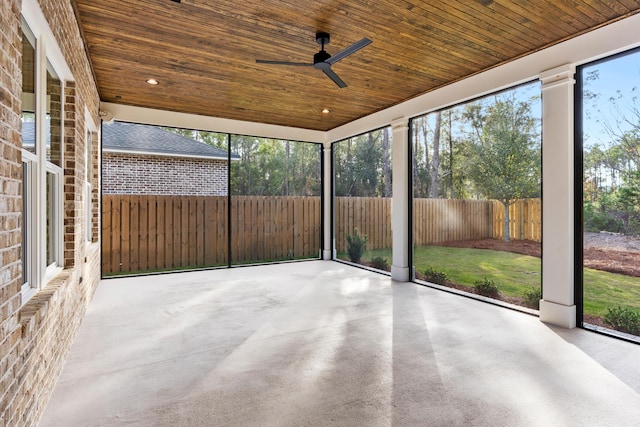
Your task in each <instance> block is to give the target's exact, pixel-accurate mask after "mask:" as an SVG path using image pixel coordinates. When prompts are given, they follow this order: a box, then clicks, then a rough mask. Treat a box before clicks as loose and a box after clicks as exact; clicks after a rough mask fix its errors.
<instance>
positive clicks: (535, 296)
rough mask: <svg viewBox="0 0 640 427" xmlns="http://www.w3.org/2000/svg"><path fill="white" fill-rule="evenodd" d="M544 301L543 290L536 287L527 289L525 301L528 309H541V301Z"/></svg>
mask: <svg viewBox="0 0 640 427" xmlns="http://www.w3.org/2000/svg"><path fill="white" fill-rule="evenodd" d="M541 299H542V288H541V287H538V286H536V287H535V288H531V289H527V290H525V291H524V300H525V303H526V305H527V307H531V308H535V309H536V310H539V309H540V300H541Z"/></svg>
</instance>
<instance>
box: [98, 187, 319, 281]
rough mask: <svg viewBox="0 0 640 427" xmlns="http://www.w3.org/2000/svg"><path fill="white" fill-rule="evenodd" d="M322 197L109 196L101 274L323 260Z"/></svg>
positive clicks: (106, 197)
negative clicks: (291, 260) (319, 258)
mask: <svg viewBox="0 0 640 427" xmlns="http://www.w3.org/2000/svg"><path fill="white" fill-rule="evenodd" d="M320 208H321V202H320V198H319V197H253V196H234V197H232V198H231V218H230V222H227V220H226V218H227V197H225V196H220V197H217V196H148V195H104V196H103V198H102V210H103V215H102V272H103V274H114V273H119V272H138V271H154V270H166V269H178V268H190V267H205V266H216V265H225V264H227V262H228V256H229V254H228V250H227V248H228V240H227V229H228V226H229V223H230V225H231V256H232V259H233V262H234V263H247V262H254V261H269V260H282V259H290V258H301V257H314V256H318V253H319V250H320V242H321V241H320V230H321V227H320V226H321V224H320V222H321V221H320V218H321V215H320V214H321V209H320Z"/></svg>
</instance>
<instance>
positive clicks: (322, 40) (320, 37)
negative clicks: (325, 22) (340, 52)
mask: <svg viewBox="0 0 640 427" xmlns="http://www.w3.org/2000/svg"><path fill="white" fill-rule="evenodd" d="M330 41H331V37H330V36H329V33H325V32H323V31H318V32H317V33H316V43H318V44H319V45H320V46H322V47H323V48H324V46H325V45H328V44H329V42H330Z"/></svg>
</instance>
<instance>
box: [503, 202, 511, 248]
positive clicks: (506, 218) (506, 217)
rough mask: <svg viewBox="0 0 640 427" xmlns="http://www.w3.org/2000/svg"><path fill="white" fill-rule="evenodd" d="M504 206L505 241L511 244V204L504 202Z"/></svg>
mask: <svg viewBox="0 0 640 427" xmlns="http://www.w3.org/2000/svg"><path fill="white" fill-rule="evenodd" d="M502 204H503V205H504V239H503V240H504V241H505V242H510V241H511V236H510V235H509V222H510V219H509V203H505V202H502Z"/></svg>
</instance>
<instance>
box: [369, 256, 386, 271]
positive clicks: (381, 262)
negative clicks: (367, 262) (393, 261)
mask: <svg viewBox="0 0 640 427" xmlns="http://www.w3.org/2000/svg"><path fill="white" fill-rule="evenodd" d="M371 266H372V267H373V268H377V269H378V270H384V271H387V270H389V261H387V259H386V258H383V257H381V256H377V257H375V258H372V259H371Z"/></svg>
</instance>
